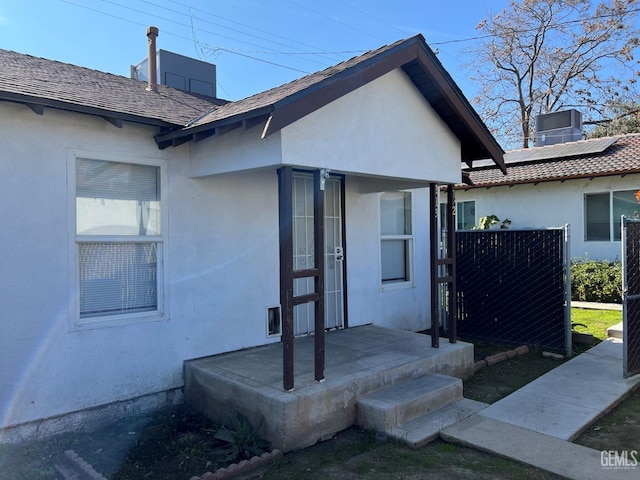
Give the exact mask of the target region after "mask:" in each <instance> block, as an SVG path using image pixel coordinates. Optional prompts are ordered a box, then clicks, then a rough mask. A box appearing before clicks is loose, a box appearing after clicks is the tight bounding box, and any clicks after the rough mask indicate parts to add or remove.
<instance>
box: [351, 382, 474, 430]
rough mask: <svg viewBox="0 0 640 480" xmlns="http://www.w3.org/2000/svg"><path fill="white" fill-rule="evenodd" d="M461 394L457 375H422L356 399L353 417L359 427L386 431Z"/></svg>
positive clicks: (459, 396) (454, 399)
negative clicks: (356, 404) (355, 416)
mask: <svg viewBox="0 0 640 480" xmlns="http://www.w3.org/2000/svg"><path fill="white" fill-rule="evenodd" d="M461 398H462V380H460V379H459V378H454V377H449V376H447V375H440V374H430V375H424V376H422V377H417V378H414V379H411V380H409V381H407V382H404V383H400V384H397V385H393V386H391V387H388V388H384V389H382V390H379V391H377V392H375V393H372V394H370V395H367V396H365V397H363V398H360V399H358V406H357V416H358V417H357V421H358V425H360V426H361V427H363V428H374V429H376V430H377V431H383V432H387V431H390V429H391V428H393V427H396V426H398V425H400V424H402V423H405V422H408V421H410V420H413V419H414V418H417V417H420V416H422V415H424V414H425V413H428V412H430V411H433V410H437V409H438V408H441V407H444V406H445V405H449V404H450V403H453V402H455V401H457V400H460V399H461Z"/></svg>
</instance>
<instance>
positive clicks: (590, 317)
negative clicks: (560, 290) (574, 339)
mask: <svg viewBox="0 0 640 480" xmlns="http://www.w3.org/2000/svg"><path fill="white" fill-rule="evenodd" d="M621 321H622V312H621V311H617V310H591V309H586V308H572V309H571V323H582V324H584V325H586V327H587V328H586V329H585V328H583V327H576V328H575V330H576V331H577V332H581V333H590V334H592V335H593V338H594V339H598V340H604V339H606V338H607V328H609V327H611V326H613V325H615V324H617V323H620V322H621ZM597 343H599V342H597Z"/></svg>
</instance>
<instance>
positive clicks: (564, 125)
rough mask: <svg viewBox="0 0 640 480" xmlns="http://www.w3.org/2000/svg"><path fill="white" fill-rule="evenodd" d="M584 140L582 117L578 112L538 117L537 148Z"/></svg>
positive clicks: (555, 113) (547, 114)
mask: <svg viewBox="0 0 640 480" xmlns="http://www.w3.org/2000/svg"><path fill="white" fill-rule="evenodd" d="M578 140H582V115H581V114H580V112H579V111H578V110H564V111H562V112H553V113H545V114H542V115H538V116H537V117H536V147H542V146H544V145H556V144H558V143H566V142H576V141H578Z"/></svg>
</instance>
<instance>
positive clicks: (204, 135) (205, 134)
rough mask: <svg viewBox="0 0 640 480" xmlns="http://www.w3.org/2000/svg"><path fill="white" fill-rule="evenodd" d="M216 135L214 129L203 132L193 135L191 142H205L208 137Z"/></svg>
mask: <svg viewBox="0 0 640 480" xmlns="http://www.w3.org/2000/svg"><path fill="white" fill-rule="evenodd" d="M215 135H216V129H215V128H212V129H210V130H204V131H202V132H198V133H194V134H193V141H194V142H201V141H202V140H205V139H207V138H209V137H213V136H215Z"/></svg>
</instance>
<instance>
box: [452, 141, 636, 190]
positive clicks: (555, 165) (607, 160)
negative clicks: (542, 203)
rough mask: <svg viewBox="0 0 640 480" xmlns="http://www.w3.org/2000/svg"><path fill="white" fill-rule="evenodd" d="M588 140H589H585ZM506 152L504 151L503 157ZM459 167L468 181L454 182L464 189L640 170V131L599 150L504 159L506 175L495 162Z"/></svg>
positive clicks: (506, 155) (609, 174)
mask: <svg viewBox="0 0 640 480" xmlns="http://www.w3.org/2000/svg"><path fill="white" fill-rule="evenodd" d="M596 140H598V139H596ZM589 141H591V140H586V142H589ZM538 148H551V147H538ZM509 153H510V152H507V153H506V154H505V157H506V158H507V159H508V157H509ZM463 171H464V172H465V173H466V174H467V175H468V176H469V180H470V181H471V184H470V185H458V187H459V188H465V189H467V188H474V187H482V188H486V187H493V186H499V185H515V184H520V183H540V182H547V181H554V180H568V179H571V178H589V177H601V176H611V175H624V174H629V173H640V134H629V135H624V136H620V137H617V139H616V140H615V141H614V142H613V143H612V144H611V145H610V146H609V147H607V148H606V149H605V150H604V151H602V152H599V153H597V152H596V153H589V154H584V155H574V156H569V157H564V158H548V159H544V160H537V161H529V162H514V163H507V174H506V175H503V174H502V172H501V171H500V170H499V169H498V168H497V167H495V166H486V167H474V168H469V169H464V170H463Z"/></svg>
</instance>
